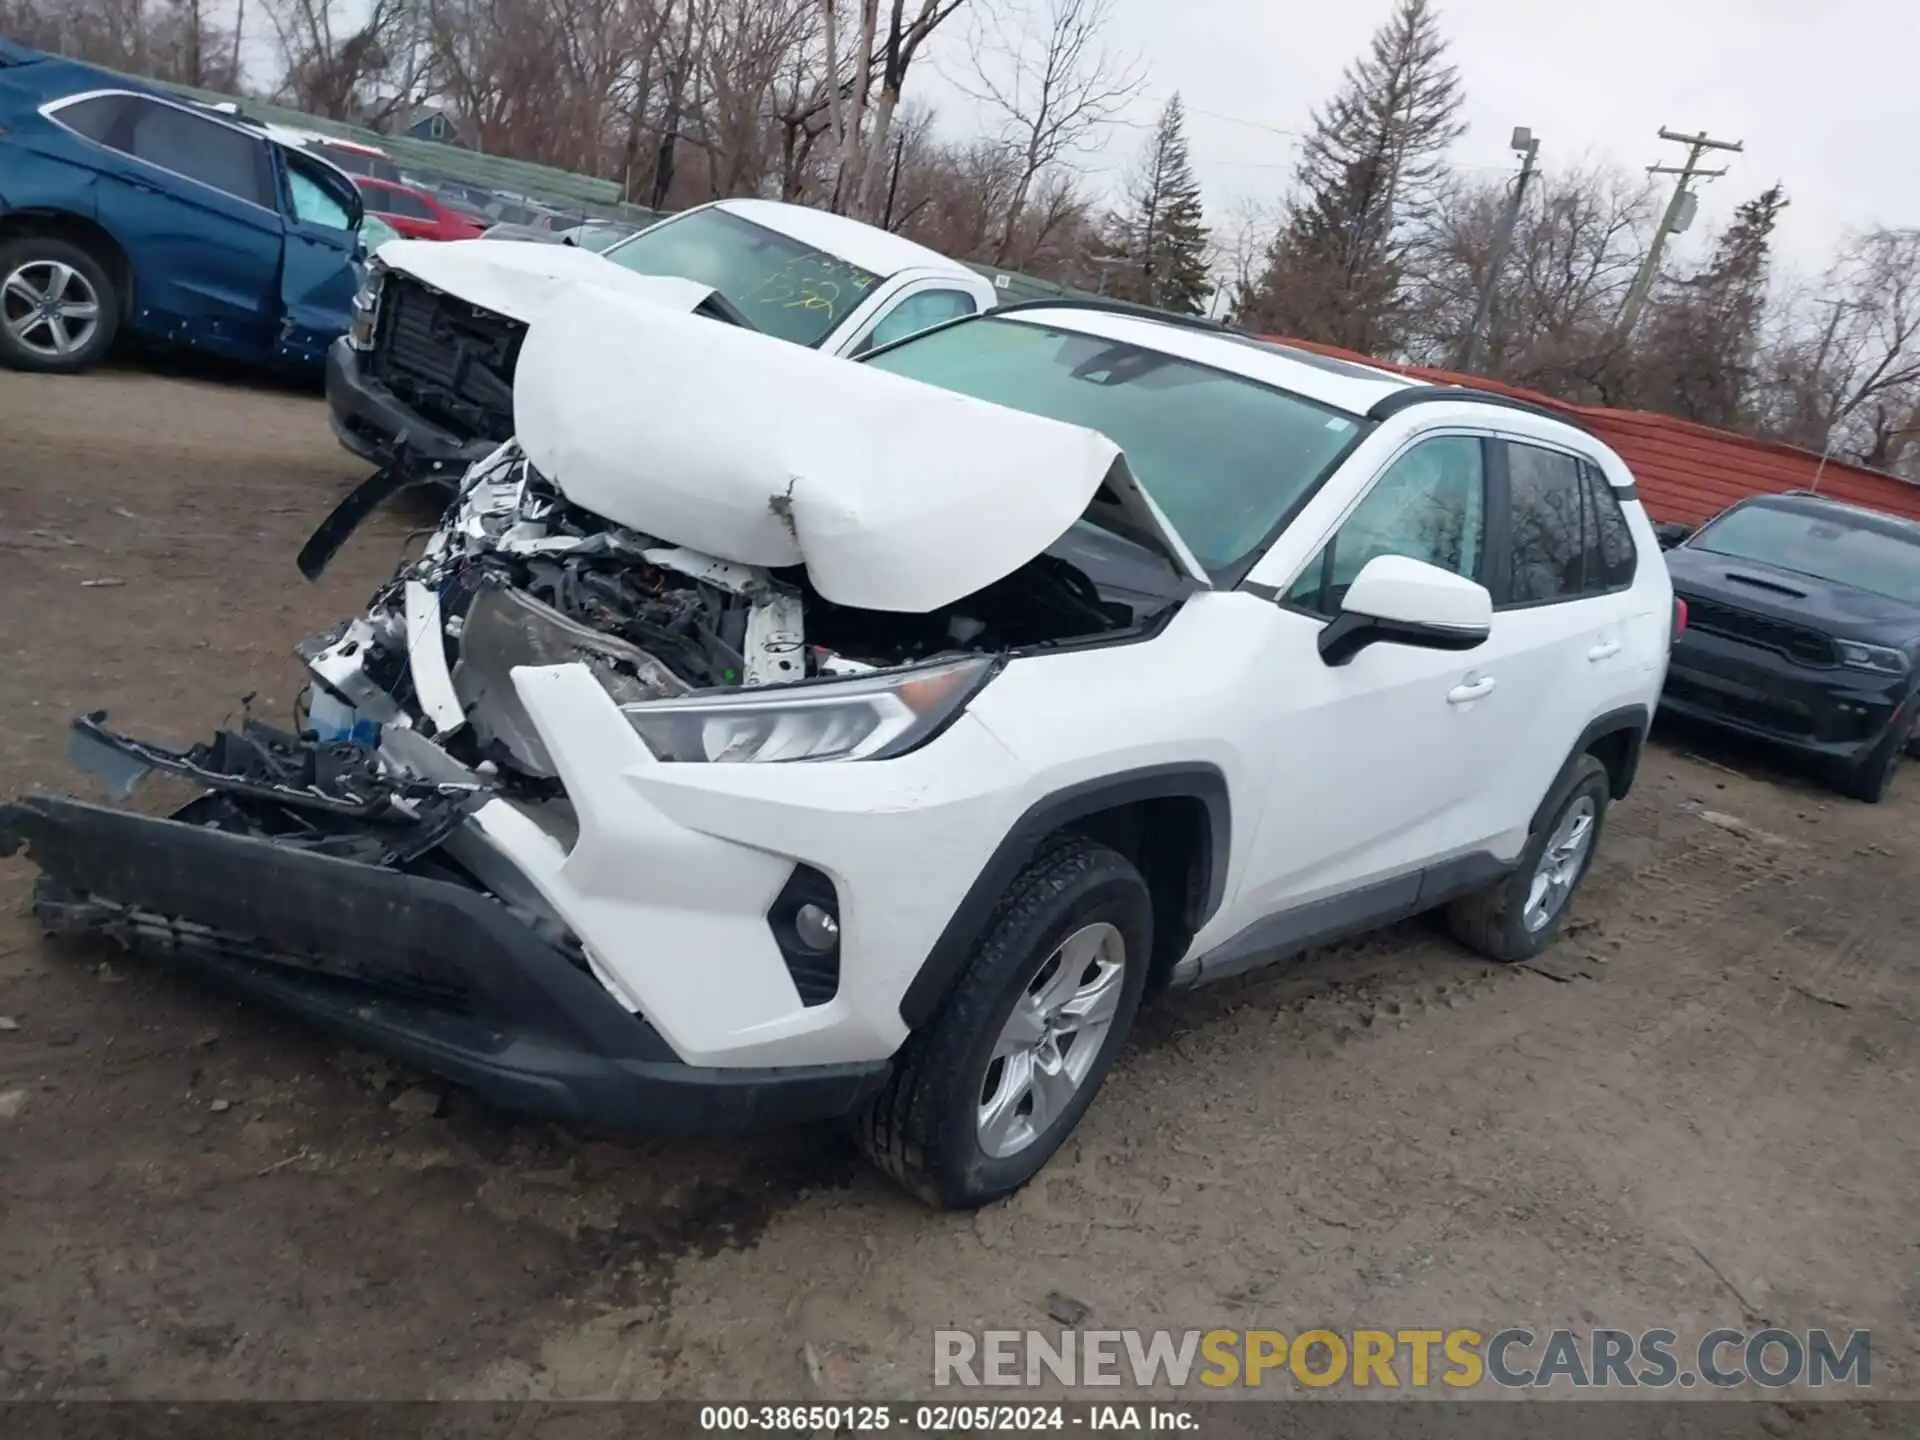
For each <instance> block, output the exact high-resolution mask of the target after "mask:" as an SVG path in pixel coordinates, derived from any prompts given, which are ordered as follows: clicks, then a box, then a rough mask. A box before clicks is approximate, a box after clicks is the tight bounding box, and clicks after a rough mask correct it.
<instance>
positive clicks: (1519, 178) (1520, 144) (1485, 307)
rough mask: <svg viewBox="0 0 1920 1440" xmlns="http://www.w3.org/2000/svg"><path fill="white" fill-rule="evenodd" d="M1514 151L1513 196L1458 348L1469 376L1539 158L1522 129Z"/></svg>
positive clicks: (1537, 146) (1534, 142) (1531, 139)
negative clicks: (1516, 170) (1516, 160)
mask: <svg viewBox="0 0 1920 1440" xmlns="http://www.w3.org/2000/svg"><path fill="white" fill-rule="evenodd" d="M1513 149H1514V150H1516V151H1517V152H1519V155H1520V173H1519V174H1518V175H1516V176H1515V177H1514V181H1513V194H1512V195H1511V196H1509V197H1508V199H1507V209H1506V213H1505V214H1503V215H1502V216H1501V217H1500V228H1499V229H1498V230H1496V231H1495V232H1494V236H1493V253H1492V254H1490V255H1489V256H1488V257H1487V283H1486V284H1485V285H1484V286H1483V287H1482V288H1481V290H1480V303H1479V304H1478V305H1476V306H1475V307H1474V310H1473V321H1472V323H1471V324H1469V325H1468V326H1467V338H1466V344H1465V345H1463V346H1462V347H1461V359H1460V368H1461V369H1462V370H1464V371H1466V372H1467V373H1468V374H1472V373H1473V367H1474V366H1475V365H1476V364H1477V363H1478V362H1479V353H1480V333H1481V331H1482V330H1484V329H1485V328H1486V325H1487V320H1488V318H1489V317H1490V316H1491V315H1492V314H1493V296H1494V292H1495V291H1496V290H1498V289H1499V288H1500V270H1501V267H1502V266H1503V265H1505V264H1506V261H1507V247H1508V246H1509V245H1511V244H1512V243H1513V227H1514V224H1515V222H1516V221H1518V220H1519V218H1520V206H1521V205H1522V204H1523V203H1524V202H1525V200H1526V198H1527V182H1528V181H1529V180H1531V179H1532V178H1533V176H1534V169H1533V162H1534V161H1535V160H1537V159H1538V158H1539V156H1540V140H1539V137H1538V136H1536V135H1535V134H1534V133H1533V131H1531V130H1529V129H1528V128H1527V127H1526V126H1524V125H1519V126H1516V127H1514V132H1513Z"/></svg>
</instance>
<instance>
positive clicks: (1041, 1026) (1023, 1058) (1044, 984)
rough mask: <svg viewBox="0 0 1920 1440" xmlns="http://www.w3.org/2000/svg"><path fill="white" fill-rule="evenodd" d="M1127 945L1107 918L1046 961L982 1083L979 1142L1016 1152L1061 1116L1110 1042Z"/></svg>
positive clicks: (993, 1151)
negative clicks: (1109, 1033) (1109, 1037)
mask: <svg viewBox="0 0 1920 1440" xmlns="http://www.w3.org/2000/svg"><path fill="white" fill-rule="evenodd" d="M1126 972H1127V945H1126V941H1125V940H1124V939H1123V938H1122V936H1121V934H1120V931H1119V930H1118V929H1117V928H1115V927H1114V926H1112V925H1109V924H1107V923H1106V922H1104V921H1102V922H1099V923H1097V924H1093V925H1085V926H1082V927H1081V928H1080V929H1078V930H1076V931H1074V932H1073V933H1072V934H1071V935H1069V936H1067V938H1066V939H1064V940H1062V941H1061V942H1060V943H1059V945H1057V946H1055V947H1054V949H1053V951H1052V952H1051V953H1050V954H1048V955H1047V957H1046V958H1045V959H1044V960H1042V961H1041V963H1040V965H1039V968H1038V969H1036V970H1035V972H1034V974H1033V977H1032V978H1031V979H1030V980H1029V981H1028V982H1027V984H1026V986H1025V988H1024V989H1022V991H1021V992H1020V996H1019V998H1018V999H1017V1000H1015V1001H1014V1004H1013V1013H1012V1014H1010V1015H1008V1016H1007V1021H1006V1024H1005V1025H1003V1026H1002V1027H1001V1029H1000V1037H999V1039H998V1040H996V1041H995V1042H994V1046H993V1053H992V1054H991V1055H990V1056H989V1057H988V1060H987V1067H986V1073H985V1074H984V1075H983V1076H982V1077H981V1081H980V1092H979V1094H980V1098H979V1113H978V1133H979V1139H980V1148H981V1149H982V1150H984V1151H985V1152H986V1153H987V1154H988V1155H990V1156H992V1157H993V1158H994V1159H996V1160H1004V1159H1006V1158H1007V1157H1008V1156H1010V1155H1017V1154H1019V1153H1020V1152H1021V1151H1022V1150H1025V1149H1026V1148H1027V1147H1028V1146H1030V1145H1032V1144H1033V1143H1034V1142H1036V1141H1037V1140H1039V1139H1040V1137H1041V1136H1043V1135H1045V1134H1046V1133H1047V1130H1048V1129H1049V1128H1050V1127H1051V1126H1052V1125H1053V1123H1054V1122H1055V1121H1056V1120H1057V1119H1059V1117H1060V1116H1061V1114H1062V1113H1064V1112H1065V1111H1066V1109H1067V1107H1068V1106H1069V1105H1071V1104H1072V1103H1073V1100H1074V1097H1075V1096H1076V1095H1077V1094H1078V1093H1079V1091H1080V1087H1081V1086H1082V1085H1083V1084H1084V1083H1085V1081H1086V1078H1087V1075H1088V1074H1089V1072H1091V1071H1092V1069H1093V1067H1094V1064H1095V1062H1096V1061H1097V1060H1098V1059H1099V1057H1100V1052H1101V1050H1102V1049H1103V1048H1104V1047H1105V1044H1106V1040H1107V1035H1108V1032H1109V1031H1111V1030H1112V1029H1113V1020H1114V1016H1115V1014H1117V1013H1118V1011H1119V1008H1120V995H1121V991H1122V989H1123V988H1124V986H1125V983H1126Z"/></svg>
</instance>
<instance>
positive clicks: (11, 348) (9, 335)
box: [0, 235, 123, 375]
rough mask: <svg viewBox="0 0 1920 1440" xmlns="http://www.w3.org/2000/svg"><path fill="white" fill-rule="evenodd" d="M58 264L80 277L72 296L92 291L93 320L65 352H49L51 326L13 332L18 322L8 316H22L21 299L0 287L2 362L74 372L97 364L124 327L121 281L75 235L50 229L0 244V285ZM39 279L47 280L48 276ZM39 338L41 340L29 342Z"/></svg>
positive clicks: (31, 277)
mask: <svg viewBox="0 0 1920 1440" xmlns="http://www.w3.org/2000/svg"><path fill="white" fill-rule="evenodd" d="M56 265H61V266H66V267H67V268H68V269H70V270H71V271H72V272H73V274H74V276H75V277H76V279H77V280H78V282H79V285H76V286H75V287H74V288H73V289H72V291H71V292H70V293H71V294H72V295H73V296H75V297H79V296H81V295H82V294H83V293H85V292H91V294H92V296H93V302H92V303H93V305H94V318H93V323H92V325H91V327H90V328H89V329H88V330H87V331H86V333H85V334H84V336H82V337H81V338H80V340H79V343H78V344H76V345H75V346H74V348H73V349H71V350H69V351H67V352H65V353H64V354H52V353H48V352H49V349H50V347H51V345H52V341H51V338H50V332H48V331H47V330H45V329H44V328H42V329H39V330H37V331H34V332H31V333H30V334H29V335H28V336H27V337H24V338H23V337H22V336H21V335H19V334H17V333H15V330H14V327H13V326H12V325H11V324H9V323H6V322H9V321H12V320H15V319H18V318H19V312H21V311H22V305H23V302H22V300H21V297H20V296H19V295H18V294H13V293H0V363H4V364H6V365H7V366H8V367H10V368H11V369H14V370H35V371H40V372H42V373H46V374H56V375H71V374H74V373H75V372H77V371H81V370H86V369H88V368H90V367H92V366H94V365H97V364H98V363H99V362H100V361H101V360H103V359H105V358H106V354H107V352H108V351H109V350H111V349H112V348H113V341H114V337H115V336H116V335H117V334H118V333H119V331H120V311H121V306H122V303H123V300H122V297H121V294H120V287H119V286H117V285H116V284H114V282H113V277H112V276H110V275H109V274H108V273H107V269H106V267H105V266H104V265H102V264H101V263H100V262H99V261H98V260H97V259H95V258H94V257H93V255H92V254H91V253H89V252H88V251H87V250H85V249H83V248H82V247H80V246H78V245H76V244H74V243H73V242H72V241H71V240H62V239H59V238H58V237H56V236H52V235H44V236H43V235H24V236H22V237H20V238H19V239H17V240H9V241H7V242H6V244H4V245H0V286H5V285H6V283H7V281H8V279H9V278H10V277H12V276H14V275H17V274H21V273H22V272H23V271H24V272H26V273H27V274H28V277H29V283H36V278H37V277H36V276H35V274H34V272H35V271H36V270H38V269H40V267H48V266H56ZM38 283H41V284H44V281H39V282H38ZM81 286H84V291H83V290H82V289H81V288H80V287H81ZM70 323H71V322H70ZM35 340H37V341H38V343H37V344H35V343H31V342H33V341H35Z"/></svg>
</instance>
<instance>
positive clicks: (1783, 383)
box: [1762, 229, 1920, 473]
mask: <svg viewBox="0 0 1920 1440" xmlns="http://www.w3.org/2000/svg"><path fill="white" fill-rule="evenodd" d="M1797 309H1798V312H1799V313H1798V314H1797V315H1796V316H1795V317H1794V318H1793V319H1792V320H1791V321H1790V322H1789V326H1790V328H1789V329H1788V331H1787V333H1786V334H1785V335H1783V336H1781V337H1780V338H1779V339H1778V340H1777V341H1776V342H1775V345H1774V346H1773V348H1772V352H1771V354H1770V355H1768V356H1767V357H1766V359H1765V360H1764V361H1763V362H1762V363H1763V366H1764V370H1765V378H1764V380H1763V388H1764V390H1765V392H1766V393H1765V400H1764V404H1765V406H1766V415H1765V418H1764V421H1763V423H1764V424H1765V425H1766V427H1767V429H1768V430H1769V431H1770V432H1771V433H1773V434H1776V435H1778V436H1780V437H1781V438H1782V439H1786V440H1789V441H1792V442H1794V443H1796V444H1800V445H1804V446H1806V447H1807V448H1809V449H1815V450H1820V451H1823V452H1831V453H1833V454H1835V455H1838V456H1840V457H1842V458H1844V459H1847V460H1851V461H1853V462H1855V463H1857V464H1862V465H1871V466H1874V467H1876V468H1880V469H1886V470H1895V471H1899V472H1901V473H1909V472H1915V471H1920V466H1916V465H1915V463H1914V462H1915V460H1916V459H1917V458H1920V446H1916V443H1915V441H1916V437H1917V436H1920V229H1898V230H1893V229H1880V230H1872V231H1868V232H1867V233H1866V234H1864V235H1860V236H1857V237H1855V238H1853V239H1852V240H1850V241H1849V242H1848V243H1847V245H1846V247H1845V248H1844V249H1843V251H1842V252H1841V254H1840V257H1839V259H1838V260H1836V261H1835V263H1834V265H1833V267H1832V268H1831V269H1830V270H1829V271H1828V272H1827V275H1826V277H1825V279H1824V281H1823V283H1822V284H1821V286H1820V287H1819V289H1818V290H1817V291H1816V292H1815V293H1814V295H1813V296H1812V297H1811V299H1810V300H1809V301H1803V302H1802V304H1801V305H1800V306H1798V307H1797Z"/></svg>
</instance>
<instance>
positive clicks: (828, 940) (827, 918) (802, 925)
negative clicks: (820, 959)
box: [793, 905, 840, 950]
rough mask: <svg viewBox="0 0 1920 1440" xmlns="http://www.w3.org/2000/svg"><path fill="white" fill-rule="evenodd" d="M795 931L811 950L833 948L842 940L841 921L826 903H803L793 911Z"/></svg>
mask: <svg viewBox="0 0 1920 1440" xmlns="http://www.w3.org/2000/svg"><path fill="white" fill-rule="evenodd" d="M793 933H794V934H795V935H796V936H798V937H799V940H800V943H801V944H802V945H804V946H806V947H807V948H808V949H809V950H831V949H832V948H833V947H834V946H835V945H837V944H839V942H840V922H839V921H838V920H836V919H834V918H833V912H832V911H830V910H828V909H827V908H826V906H824V905H802V906H801V907H800V908H799V909H798V910H796V911H794V912H793Z"/></svg>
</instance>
